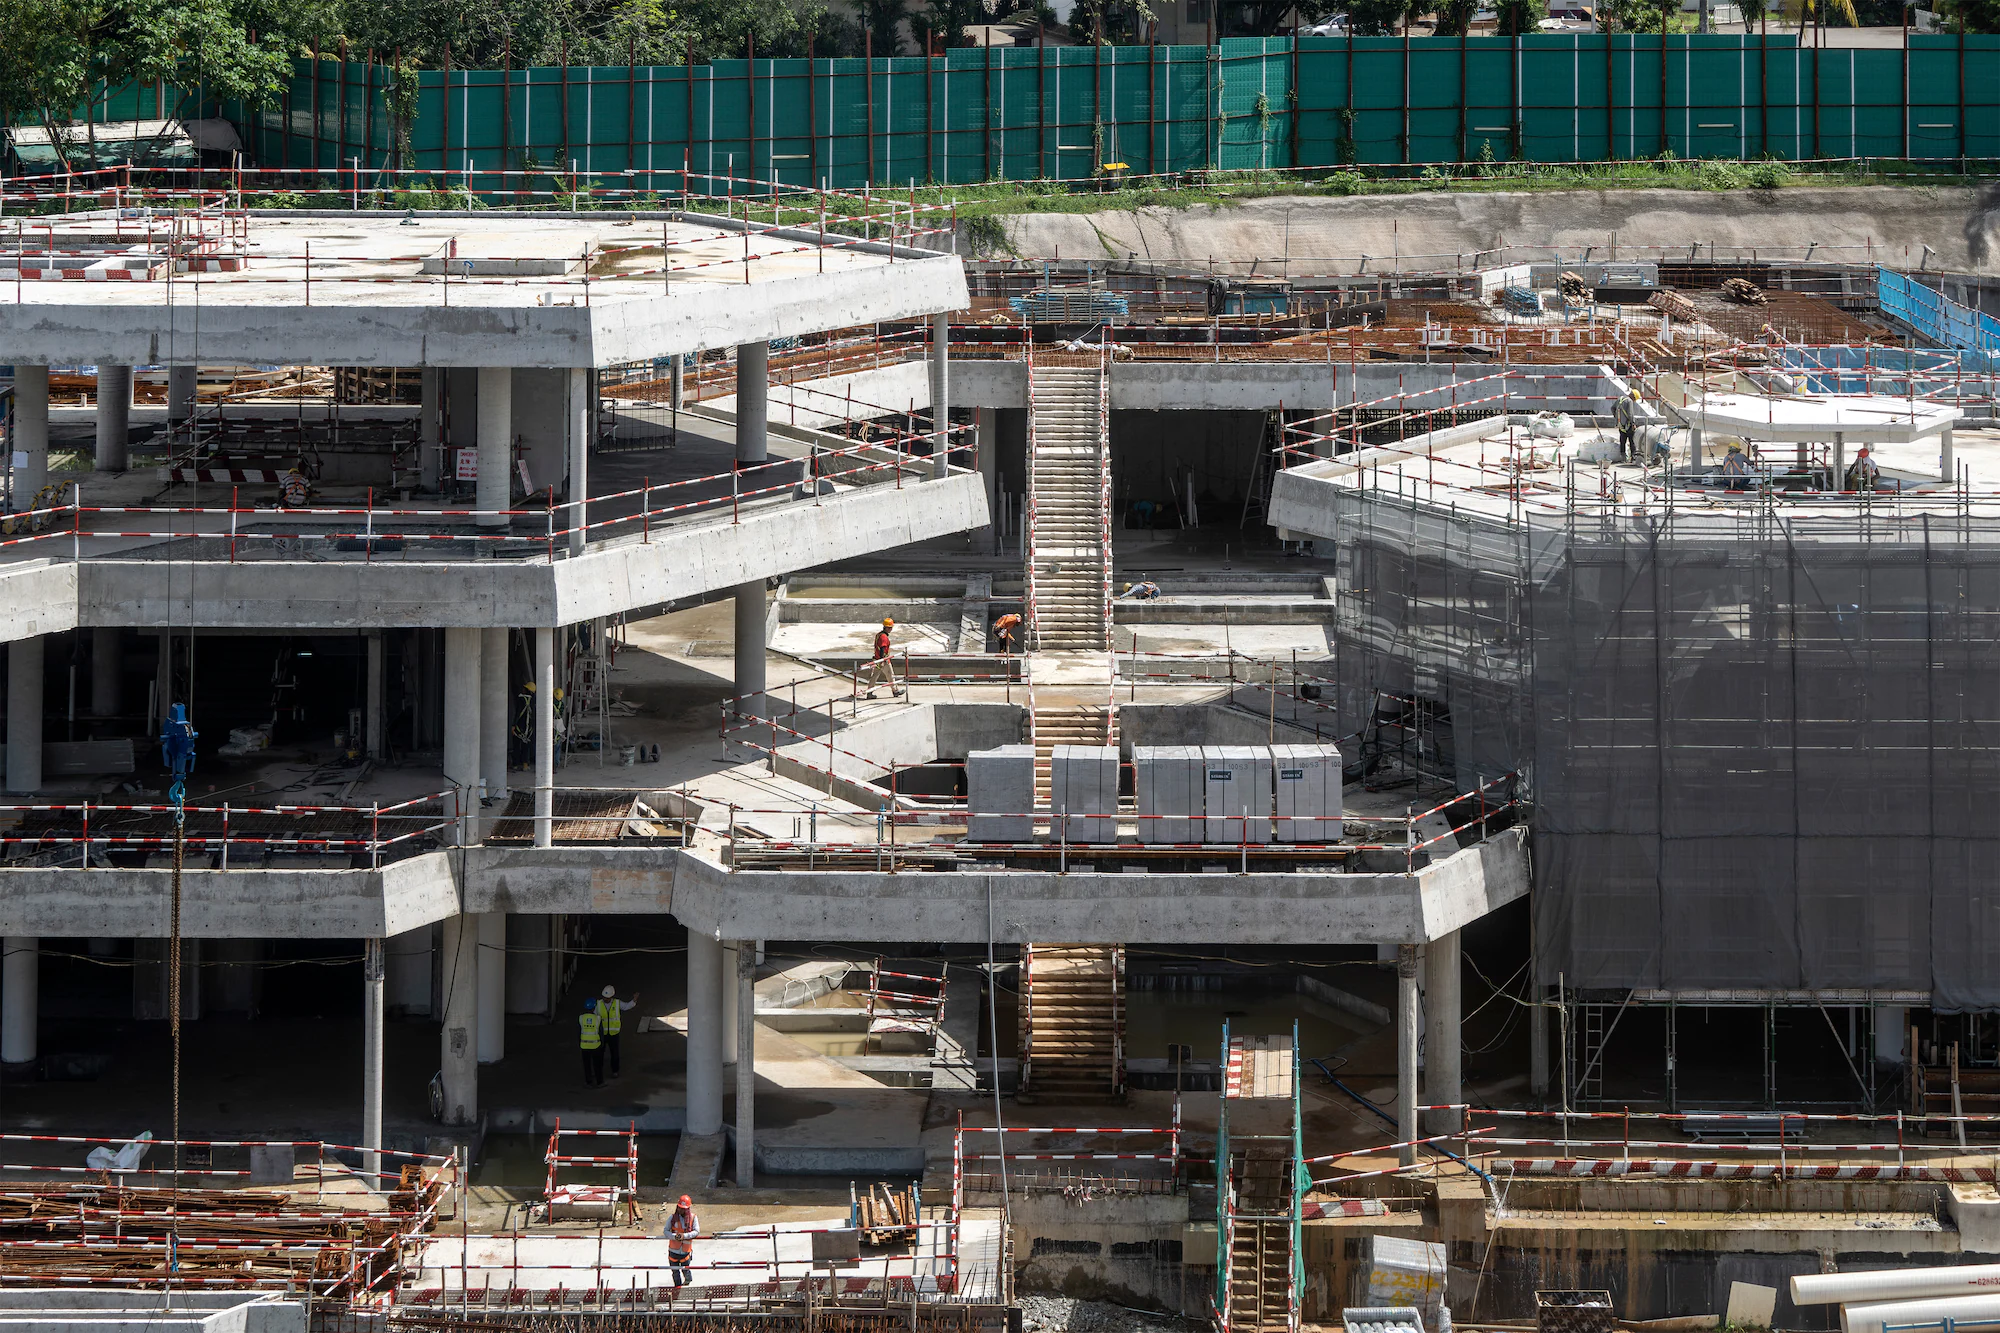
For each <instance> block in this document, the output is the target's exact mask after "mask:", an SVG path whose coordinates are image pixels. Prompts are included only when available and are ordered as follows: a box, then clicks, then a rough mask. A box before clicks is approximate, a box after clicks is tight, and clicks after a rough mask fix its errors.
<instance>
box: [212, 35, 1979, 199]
mask: <svg viewBox="0 0 2000 1333" xmlns="http://www.w3.org/2000/svg"><path fill="white" fill-rule="evenodd" d="M415 78H416V80H417V88H416V96H415V100H414V114H413V115H410V116H409V117H408V122H407V124H405V121H404V117H403V116H402V115H401V114H399V109H400V110H407V109H408V105H409V98H408V95H407V92H402V93H399V92H397V91H396V90H395V89H394V84H395V74H394V71H392V70H391V69H389V68H387V67H385V66H381V65H370V64H357V63H351V62H350V63H341V62H336V61H331V60H321V61H310V60H308V61H301V62H300V65H299V69H298V73H297V76H296V77H295V78H294V80H293V81H292V85H291V88H290V90H289V95H288V96H287V97H286V98H285V99H284V103H283V105H281V106H259V107H251V108H241V107H233V108H229V110H230V111H231V113H232V114H233V117H234V118H235V119H236V120H237V121H238V123H239V124H240V125H242V126H243V127H244V128H245V130H246V131H247V134H246V138H247V139H248V140H249V142H250V144H251V147H252V151H253V157H254V158H255V160H257V161H259V162H261V163H263V164H265V165H278V164H283V165H286V166H292V167H311V166H317V167H320V168H346V167H349V166H350V165H355V164H358V165H359V166H361V167H364V168H378V167H403V168H418V169H428V170H435V171H443V172H448V173H452V174H453V175H454V176H459V174H460V173H467V172H469V173H471V178H470V179H471V183H472V185H473V187H474V188H475V189H494V188H497V187H498V186H499V185H500V184H501V182H500V181H499V180H498V179H497V178H493V177H491V173H493V172H495V171H499V170H508V171H523V170H526V171H530V172H546V173H550V181H551V182H553V181H554V179H555V174H556V173H563V174H565V175H566V174H567V173H568V172H570V171H572V170H573V171H575V172H576V173H578V174H579V175H580V176H586V177H597V176H599V175H603V174H609V173H621V172H628V171H630V172H637V173H640V174H639V177H638V179H637V180H636V181H634V182H614V184H617V185H618V186H619V188H627V187H628V186H630V187H635V188H639V189H642V190H657V191H658V192H660V193H661V194H668V193H678V192H680V190H681V189H682V188H683V184H684V182H683V180H682V172H683V170H686V171H688V172H690V173H692V177H693V179H692V182H691V188H693V189H694V190H696V191H697V192H703V193H723V192H725V190H726V189H734V190H735V191H736V192H746V191H749V192H754V191H755V190H756V189H758V188H759V187H758V186H756V185H751V184H746V183H747V182H771V181H776V182H780V183H782V184H784V185H788V186H807V185H821V186H832V187H836V188H838V187H853V186H860V185H865V184H873V185H877V186H888V185H899V186H900V185H904V184H907V183H909V182H912V181H914V182H916V183H918V184H925V183H955V184H964V183H972V182H981V181H990V180H1001V179H1008V180H1034V179H1063V180H1075V179H1083V178H1088V177H1091V176H1093V175H1096V174H1098V173H1099V172H1100V171H1101V170H1102V169H1104V168H1105V167H1107V166H1109V165H1110V164H1114V163H1123V164H1124V165H1125V168H1126V169H1127V170H1128V171H1129V172H1130V173H1131V174H1133V175H1147V174H1159V173H1169V172H1191V171H1204V170H1228V171H1237V170H1256V169H1289V168H1301V167H1304V168H1312V167H1332V166H1336V165H1340V164H1343V163H1359V164H1397V163H1404V164H1421V163H1453V162H1474V161H1480V160H1484V159H1488V158H1490V159H1492V160H1495V161H1510V160H1526V161H1534V162H1595V161H1605V160H1611V159H1618V160H1631V159H1640V158H1655V157H1659V156H1661V155H1663V154H1672V155H1673V156H1675V157H1681V158H1761V157H1771V158H1780V159H1787V160H1824V159H1840V158H1890V159H1907V160H1916V161H1933V162H1952V161H1955V160H1977V159H1992V158H2000V36H1983V35H1973V36H1960V35H1936V34H1930V35H1916V34H1913V35H1911V36H1909V37H1908V39H1907V41H1906V43H1905V44H1904V45H1902V46H1897V47H1889V48H1853V47H1827V48H1817V49H1815V48H1813V47H1810V46H1801V45H1800V44H1799V41H1798V39H1797V37H1796V36H1794V35H1791V34H1786V35H1782V36H1770V37H1765V36H1763V35H1759V34H1755V33H1751V34H1741V33H1725V34H1707V35H1700V36H1670V37H1665V38H1662V37H1660V36H1657V35H1632V34H1616V35H1605V34H1601V33H1578V34H1554V33H1549V34H1537V35H1533V36H1527V37H1517V38H1505V37H1472V38H1465V39H1456V38H1434V37H1420V38H1415V39H1404V38H1396V37H1357V38H1344V37H1302V38H1271V39H1242V40H1227V41H1223V42H1221V43H1220V44H1219V45H1217V46H1214V47H1200V46H1082V47H1047V48H1039V47H1007V48H994V47H971V48H965V49H960V50H953V51H951V52H948V53H947V54H945V55H942V56H937V57H930V58H925V57H893V58H877V59H875V60H872V61H870V60H859V59H838V60H722V61H716V62H714V63H712V64H707V65H694V66H687V65H641V66H631V67H627V66H608V67H607V66H592V67H582V66H578V67H572V68H532V69H515V70H509V71H501V70H456V69H455V70H448V71H438V70H425V71H422V72H420V73H417V74H416V75H415ZM482 173H486V178H484V179H482ZM729 178H733V179H734V180H735V181H736V182H737V184H736V185H734V186H733V187H725V185H724V184H723V182H724V181H725V180H726V179H729ZM454 183H456V182H454ZM524 188H542V189H549V188H555V186H554V184H551V183H544V184H542V185H540V186H538V187H531V186H524Z"/></svg>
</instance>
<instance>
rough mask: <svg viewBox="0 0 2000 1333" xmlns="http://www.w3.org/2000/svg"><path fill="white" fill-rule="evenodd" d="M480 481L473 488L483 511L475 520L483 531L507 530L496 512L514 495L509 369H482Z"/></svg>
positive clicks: (511, 374)
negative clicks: (511, 470)
mask: <svg viewBox="0 0 2000 1333" xmlns="http://www.w3.org/2000/svg"><path fill="white" fill-rule="evenodd" d="M478 432H479V433H478V436H477V438H478V441H479V480H478V482H477V483H476V484H475V485H474V487H473V502H472V507H473V508H474V509H478V510H483V511H485V512H483V513H481V514H480V516H479V517H478V518H477V519H475V520H473V522H474V524H475V525H476V526H478V527H482V528H504V527H506V526H507V516H506V515H505V514H500V513H495V512H493V511H494V510H500V509H505V508H507V501H508V497H509V496H510V495H512V494H513V483H512V481H511V480H510V478H509V477H508V469H510V468H511V467H513V465H514V463H513V455H514V372H513V371H512V370H510V369H509V368H508V367H506V366H481V367H480V368H479V427H478Z"/></svg>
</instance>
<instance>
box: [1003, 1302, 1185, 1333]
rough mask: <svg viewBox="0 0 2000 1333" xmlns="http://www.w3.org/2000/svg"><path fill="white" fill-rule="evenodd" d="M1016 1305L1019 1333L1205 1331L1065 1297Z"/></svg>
mask: <svg viewBox="0 0 2000 1333" xmlns="http://www.w3.org/2000/svg"><path fill="white" fill-rule="evenodd" d="M1016 1303H1017V1304H1019V1305H1020V1307H1021V1328H1022V1333H1191V1331H1192V1330H1197V1329H1202V1328H1205V1327H1206V1325H1205V1324H1202V1323H1201V1322H1200V1321H1198V1320H1191V1319H1182V1318H1180V1317H1179V1316H1177V1315H1165V1314H1148V1313H1146V1312H1145V1311H1143V1310H1130V1309H1127V1308H1126V1307H1124V1306H1122V1305H1112V1304H1110V1303H1108V1302H1105V1301H1076V1300H1071V1299H1070V1298H1069V1297H1067V1296H1022V1297H1020V1298H1018V1300H1017V1302H1016Z"/></svg>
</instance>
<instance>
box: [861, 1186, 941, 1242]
mask: <svg viewBox="0 0 2000 1333" xmlns="http://www.w3.org/2000/svg"><path fill="white" fill-rule="evenodd" d="M847 1196H848V1200H849V1203H848V1223H849V1225H850V1226H852V1227H854V1229H855V1230H857V1231H859V1232H860V1233H861V1243H862V1244H863V1245H907V1244H911V1243H914V1242H915V1240H916V1238H917V1224H918V1223H919V1222H921V1221H923V1216H924V1215H923V1208H922V1206H921V1205H920V1204H919V1203H918V1202H917V1187H916V1186H915V1185H909V1186H906V1187H903V1188H900V1189H899V1188H897V1187H895V1186H893V1185H887V1184H884V1183H882V1182H881V1181H879V1180H878V1181H871V1182H870V1183H869V1184H868V1186H867V1188H865V1189H858V1188H857V1187H856V1186H855V1185H854V1183H853V1182H852V1181H850V1182H848V1186H847Z"/></svg>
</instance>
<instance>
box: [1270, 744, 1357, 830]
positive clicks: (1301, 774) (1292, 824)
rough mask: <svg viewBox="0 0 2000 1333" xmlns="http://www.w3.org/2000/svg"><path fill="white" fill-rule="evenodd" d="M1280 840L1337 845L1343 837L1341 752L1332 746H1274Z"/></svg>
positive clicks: (1272, 762)
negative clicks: (1341, 829) (1341, 831)
mask: <svg viewBox="0 0 2000 1333" xmlns="http://www.w3.org/2000/svg"><path fill="white" fill-rule="evenodd" d="M1271 766H1272V769H1273V773H1274V776H1275V777H1276V779H1277V825H1276V832H1277V840H1278V841H1279V842H1334V841H1336V840H1338V839H1339V837H1340V812H1341V805H1340V751H1339V749H1338V748H1336V747H1335V746H1332V745H1273V746H1272V747H1271Z"/></svg>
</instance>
